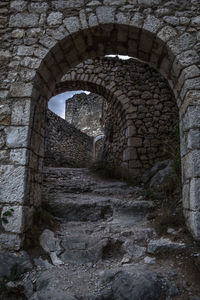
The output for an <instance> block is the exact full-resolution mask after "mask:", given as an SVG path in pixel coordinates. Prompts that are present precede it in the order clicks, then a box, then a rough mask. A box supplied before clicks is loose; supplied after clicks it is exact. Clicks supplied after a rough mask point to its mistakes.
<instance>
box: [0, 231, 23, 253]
mask: <svg viewBox="0 0 200 300" xmlns="http://www.w3.org/2000/svg"><path fill="white" fill-rule="evenodd" d="M21 246H22V239H21V237H20V235H18V234H14V233H0V250H2V249H3V250H9V249H12V250H13V251H15V250H16V251H18V250H20V248H21Z"/></svg>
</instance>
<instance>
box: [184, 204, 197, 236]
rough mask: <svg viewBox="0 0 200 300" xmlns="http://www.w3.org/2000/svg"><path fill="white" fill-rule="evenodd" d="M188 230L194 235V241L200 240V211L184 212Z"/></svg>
mask: <svg viewBox="0 0 200 300" xmlns="http://www.w3.org/2000/svg"><path fill="white" fill-rule="evenodd" d="M184 215H185V218H186V223H187V226H188V229H189V230H190V232H191V233H192V235H193V237H194V239H196V240H198V241H199V240H200V212H199V211H196V212H195V211H188V210H185V211H184Z"/></svg>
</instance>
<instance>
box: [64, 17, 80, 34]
mask: <svg viewBox="0 0 200 300" xmlns="http://www.w3.org/2000/svg"><path fill="white" fill-rule="evenodd" d="M63 23H64V25H65V27H66V28H67V30H68V31H69V33H74V32H77V31H79V29H80V22H79V18H78V17H70V18H65V19H64V20H63Z"/></svg>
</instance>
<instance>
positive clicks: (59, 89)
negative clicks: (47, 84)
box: [54, 76, 128, 112]
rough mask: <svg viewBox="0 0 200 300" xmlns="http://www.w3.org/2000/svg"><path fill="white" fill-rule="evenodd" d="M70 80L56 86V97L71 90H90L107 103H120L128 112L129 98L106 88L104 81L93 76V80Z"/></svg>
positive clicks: (117, 91)
mask: <svg viewBox="0 0 200 300" xmlns="http://www.w3.org/2000/svg"><path fill="white" fill-rule="evenodd" d="M71 79H72V78H70V77H69V78H68V80H66V81H64V82H60V83H58V84H57V85H56V89H55V93H54V94H55V95H56V94H59V93H64V92H66V91H70V90H78V89H80V90H88V91H90V92H93V93H95V94H99V95H101V96H103V97H104V98H105V99H106V100H107V101H109V102H112V103H118V105H121V107H122V109H123V110H124V111H125V112H126V106H125V104H126V103H127V100H128V99H127V97H126V95H125V94H123V93H122V91H121V90H116V89H112V87H111V88H109V86H106V84H105V82H104V81H103V80H100V79H99V77H98V76H92V78H91V80H90V79H87V78H84V79H82V80H81V76H77V78H76V80H71Z"/></svg>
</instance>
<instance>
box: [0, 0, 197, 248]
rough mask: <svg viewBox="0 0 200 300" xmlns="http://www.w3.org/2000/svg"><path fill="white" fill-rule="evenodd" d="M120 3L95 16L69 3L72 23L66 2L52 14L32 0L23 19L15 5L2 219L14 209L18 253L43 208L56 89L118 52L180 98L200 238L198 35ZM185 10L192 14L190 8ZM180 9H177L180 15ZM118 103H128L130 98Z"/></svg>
mask: <svg viewBox="0 0 200 300" xmlns="http://www.w3.org/2000/svg"><path fill="white" fill-rule="evenodd" d="M116 2H117V4H116V3H115V4H113V5H112V4H111V2H110V1H108V4H107V5H104V6H101V5H97V6H94V7H93V6H91V7H87V8H89V10H85V5H84V4H83V3H82V2H81V1H77V2H76V3H75V4H73V3H72V2H70V7H73V5H76V9H75V10H74V11H75V13H74V14H73V15H71V16H70V17H65V16H64V14H63V10H64V9H66V6H65V4H64V2H62V3H61V2H60V1H53V3H52V6H51V7H49V6H48V4H47V3H46V4H44V5H43V6H41V7H39V6H37V5H35V3H34V1H32V2H30V3H25V4H24V7H23V10H22V11H23V12H19V9H18V8H17V6H16V7H15V5H13V6H12V9H14V14H12V15H11V16H10V19H9V33H8V35H9V38H10V40H9V41H10V42H9V50H5V51H3V57H4V58H5V62H7V63H9V72H7V70H6V72H5V70H3V71H2V72H4V73H3V74H8V76H6V77H3V78H4V82H3V84H2V96H3V98H4V103H3V104H2V105H3V109H4V112H3V118H2V121H1V124H2V126H3V128H2V132H3V134H2V135H3V146H2V151H4V152H2V155H3V163H2V165H1V207H2V213H4V212H5V210H7V209H10V208H12V209H13V213H12V217H11V218H10V219H9V222H8V223H7V224H4V229H5V231H4V232H3V233H1V235H0V237H1V241H2V243H3V244H4V245H5V247H9V248H12V249H19V247H20V245H21V242H22V240H23V233H24V232H25V230H26V228H27V226H29V225H30V222H31V218H30V216H31V214H32V212H33V210H34V206H38V205H40V183H41V176H40V169H41V168H42V159H43V132H44V126H45V111H46V103H47V100H48V98H49V97H50V96H51V95H52V93H53V92H54V89H55V85H56V83H57V82H58V81H59V80H60V78H61V77H62V75H64V74H65V73H66V72H67V71H68V70H69V69H70V68H72V67H74V66H75V65H77V64H78V63H80V62H81V61H84V60H85V59H86V58H91V57H96V56H104V55H106V54H115V53H116V54H122V55H130V56H132V57H136V58H139V59H141V60H143V61H145V62H147V63H149V64H151V65H153V66H154V67H155V68H156V69H157V70H159V71H160V72H161V74H163V75H164V76H165V78H166V79H167V80H168V82H169V84H170V86H171V88H172V90H173V92H174V95H175V97H176V100H177V104H178V107H179V112H180V113H179V115H180V128H181V149H182V150H181V155H182V170H183V171H182V180H183V207H184V213H185V216H186V221H187V224H188V227H189V229H190V231H191V232H192V234H193V236H194V237H195V238H196V239H199V238H200V221H199V219H200V211H199V210H200V209H199V208H200V203H199V201H200V199H199V186H200V180H199V176H200V158H199V157H200V155H199V154H200V150H199V135H198V132H199V120H200V117H199V116H200V109H199V99H200V92H199V83H200V72H199V68H198V64H199V55H198V53H197V51H196V49H197V47H196V45H197V43H198V41H197V36H196V31H193V33H190V32H191V31H189V30H188V32H185V33H182V31H181V29H180V28H179V24H180V22H181V21H180V17H175V19H173V20H174V22H172V21H173V20H172V19H170V17H169V16H164V17H163V15H162V14H159V13H158V12H157V10H156V7H154V4H152V7H151V13H149V12H147V11H145V10H144V11H143V12H135V7H137V6H138V4H132V5H131V7H132V8H130V7H129V8H128V9H127V8H126V7H124V10H119V7H118V1H116ZM158 2H159V3H158V5H160V8H162V4H161V1H158ZM8 5H9V4H8ZM145 5H146V4H145V3H144V6H145ZM28 6H29V7H28ZM163 7H164V6H163ZM120 8H122V5H121V6H120ZM28 9H29V10H28ZM184 9H185V8H184ZM187 9H188V10H190V11H192V5H191V4H190V3H189V4H187ZM182 10H183V8H182V6H181V5H180V6H179V5H177V7H176V11H179V12H180V15H181V11H182ZM41 12H42V15H41V16H39V14H41ZM46 13H48V17H47V14H46ZM170 20H171V22H170ZM175 21H176V22H175ZM5 24H6V23H5ZM172 24H173V25H172ZM5 26H6V25H5ZM189 26H192V28H195V27H197V26H198V20H196V19H195V16H194V17H193V19H192V22H191V24H189V23H187V25H186V27H187V29H189ZM43 30H45V31H46V34H45V35H43ZM24 35H25V39H24V43H25V44H23V42H22V43H18V44H17V43H16V45H17V46H15V47H13V46H14V43H13V42H12V41H11V39H14V40H16V39H20V36H21V37H23V36H24ZM4 38H5V40H7V39H8V36H6V35H5V36H4ZM2 45H3V44H2ZM16 55H17V56H18V57H19V59H18V61H16ZM20 57H23V58H22V59H20ZM120 101H121V103H122V104H125V102H126V99H120ZM8 189H9V193H8Z"/></svg>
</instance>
